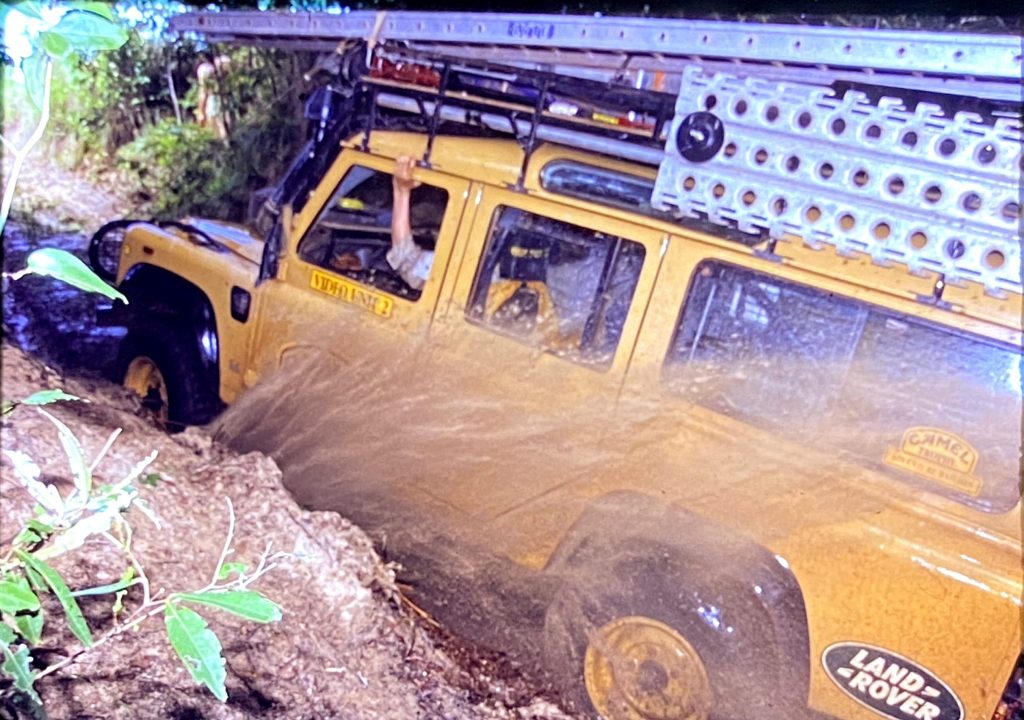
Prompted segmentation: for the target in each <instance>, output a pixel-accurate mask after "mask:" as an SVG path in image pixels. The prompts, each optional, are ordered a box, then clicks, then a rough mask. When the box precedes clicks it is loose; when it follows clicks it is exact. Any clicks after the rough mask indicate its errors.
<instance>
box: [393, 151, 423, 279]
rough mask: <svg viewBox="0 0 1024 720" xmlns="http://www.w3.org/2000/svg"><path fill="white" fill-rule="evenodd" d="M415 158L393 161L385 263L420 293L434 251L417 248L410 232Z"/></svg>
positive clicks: (415, 181)
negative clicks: (388, 240) (393, 172)
mask: <svg viewBox="0 0 1024 720" xmlns="http://www.w3.org/2000/svg"><path fill="white" fill-rule="evenodd" d="M415 167H416V160H415V158H412V157H410V156H409V155H402V156H400V157H399V158H398V159H397V160H395V174H394V175H393V176H392V177H391V187H392V200H391V249H390V250H388V252H387V256H386V258H387V261H388V265H390V266H391V267H392V268H393V269H394V270H395V272H397V273H398V274H399V276H400V277H401V278H402V279H403V280H404V281H405V282H406V283H407V284H408V285H409V287H411V288H412V289H413V290H422V289H423V285H424V284H425V283H426V282H427V278H428V277H430V269H431V267H433V265H434V251H433V250H427V249H425V248H422V247H420V246H419V245H417V244H416V241H415V239H414V238H413V232H412V214H411V211H410V206H411V204H412V191H413V190H414V189H415V188H417V187H419V185H420V182H419V181H418V180H415V179H414V178H413V176H412V172H413V168H415Z"/></svg>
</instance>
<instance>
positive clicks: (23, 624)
mask: <svg viewBox="0 0 1024 720" xmlns="http://www.w3.org/2000/svg"><path fill="white" fill-rule="evenodd" d="M14 624H15V625H17V626H18V632H20V633H21V636H22V637H23V638H25V639H26V640H28V644H29V645H38V644H39V640H40V639H41V638H42V637H43V611H42V610H39V612H37V613H33V614H31V615H15V616H14Z"/></svg>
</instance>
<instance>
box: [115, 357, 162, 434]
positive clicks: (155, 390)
mask: <svg viewBox="0 0 1024 720" xmlns="http://www.w3.org/2000/svg"><path fill="white" fill-rule="evenodd" d="M124 386H125V387H126V388H128V389H129V390H131V391H132V392H134V393H135V394H136V395H138V396H139V397H141V398H142V405H143V407H145V408H147V409H149V410H152V411H153V412H154V413H156V416H157V419H159V420H160V422H162V423H164V424H166V423H167V383H166V382H165V381H164V376H163V373H161V372H160V368H159V367H157V364H156V363H155V362H154V361H153V360H152V359H151V358H148V357H145V356H141V355H140V356H139V357H137V358H135V359H133V360H132V361H131V363H129V364H128V369H127V370H125V373H124Z"/></svg>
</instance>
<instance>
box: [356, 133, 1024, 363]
mask: <svg viewBox="0 0 1024 720" xmlns="http://www.w3.org/2000/svg"><path fill="white" fill-rule="evenodd" d="M362 137H363V135H362V133H360V134H358V135H356V136H354V137H352V138H351V139H350V140H348V141H347V142H346V143H345V145H346V146H350V147H355V148H359V147H361V145H362ZM427 140H428V138H427V136H426V135H425V134H423V133H418V132H408V131H383V130H375V131H373V132H372V133H371V135H370V143H369V149H370V152H371V153H372V154H374V155H379V156H383V157H391V158H397V157H399V156H400V155H413V156H418V157H422V156H423V154H424V153H425V151H426V148H427ZM523 157H524V151H523V149H522V147H521V146H520V145H519V144H518V143H517V142H516V141H515V140H512V139H506V138H487V137H464V136H451V135H437V136H436V137H435V140H434V143H433V145H432V147H431V153H430V163H431V166H432V168H433V169H435V170H437V171H440V172H445V173H448V174H451V175H456V176H459V177H464V178H467V179H469V180H472V181H476V182H482V183H486V184H488V185H495V186H498V187H514V186H516V185H517V183H518V181H519V174H520V169H521V167H522V163H523ZM556 159H560V160H572V161H576V162H579V163H581V164H584V165H591V166H594V167H598V168H600V169H602V170H611V171H619V172H623V173H627V174H630V175H633V176H637V177H643V178H648V179H651V180H653V179H654V178H655V177H656V175H657V168H654V167H651V166H647V165H641V164H638V163H632V162H628V161H624V160H617V159H614V158H610V157H607V156H604V155H600V154H597V153H588V152H585V151H580V150H574V149H571V148H567V147H564V146H560V145H556V144H553V143H544V144H542V145H540V146H538V148H537V149H536V150H535V151H534V152H533V154H532V155H531V157H530V163H529V165H528V168H527V172H526V175H525V178H524V182H523V187H524V189H525V190H526V191H527V192H528V193H530V194H532V195H536V196H539V197H546V198H550V199H554V200H557V202H559V203H562V204H566V205H572V206H575V207H580V208H584V209H587V210H590V211H593V212H596V213H600V214H602V215H608V216H612V217H617V218H620V219H624V220H627V221H630V222H634V223H639V224H642V225H644V226H646V227H650V228H654V229H655V230H658V231H661V232H664V233H666V234H672V235H676V236H684V237H686V238H688V239H691V240H695V241H697V242H701V243H706V244H709V245H713V246H718V247H726V248H728V249H730V250H732V251H734V252H739V253H743V254H753V253H759V252H764V251H766V250H767V249H768V241H767V240H765V241H764V242H761V243H756V242H753V243H746V244H744V243H740V242H737V241H735V240H730V239H728V238H727V237H723V235H725V234H726V233H725V232H724V231H723V230H720V229H718V228H714V227H709V226H707V225H706V224H705V226H704V227H701V226H700V224H699V223H695V222H692V221H691V222H687V221H682V222H676V221H673V220H670V219H661V218H658V217H654V216H651V215H647V214H644V213H643V212H640V211H634V210H629V209H625V208H620V207H615V206H611V205H606V204H600V203H597V202H593V201H587V200H583V199H579V198H575V197H571V196H568V195H564V194H561V193H553V192H549V191H547V190H545V189H544V188H543V186H542V184H541V177H540V176H541V172H542V170H543V169H544V167H545V166H546V165H547V164H548V163H549V162H551V161H553V160H556ZM788 239H789V240H790V242H785V241H783V242H778V243H777V244H776V246H775V248H774V255H776V256H778V257H779V259H780V260H781V261H782V262H784V263H786V264H788V265H793V266H798V267H801V268H804V269H807V270H810V271H811V272H814V273H817V274H821V275H826V276H828V277H831V278H835V279H839V280H843V281H846V282H852V283H854V284H856V285H858V286H860V287H862V288H867V289H869V290H871V291H874V292H881V293H884V294H886V295H890V296H893V295H894V296H897V297H901V298H907V297H911V298H915V299H917V298H921V297H928V296H930V295H931V291H932V287H933V285H934V282H935V279H936V277H937V276H935V275H934V274H931V273H928V274H925V275H916V274H913V273H911V272H909V271H908V270H907V268H906V267H905V266H902V265H895V264H893V265H891V266H881V265H878V264H876V263H873V262H872V261H871V258H870V256H868V255H866V254H864V255H859V256H858V255H854V256H842V255H839V254H838V253H836V252H835V251H833V250H831V249H825V250H820V249H814V248H810V247H808V246H807V245H806V244H804V243H803V242H802V241H801V240H800V238H798V237H795V236H794V237H792V238H788ZM943 300H944V301H945V303H944V304H942V305H940V307H942V306H945V307H946V309H947V310H950V311H952V313H951V314H954V315H960V316H967V317H968V318H971V319H976V320H981V321H983V322H984V323H986V324H987V323H991V324H993V325H995V326H997V327H998V330H996V332H994V333H993V332H992V331H991V330H990V331H988V332H983V334H987V335H990V336H995V337H997V338H998V339H1000V340H1002V341H1004V342H1008V343H1010V344H1013V345H1016V346H1018V347H1019V346H1020V345H1021V344H1022V315H1021V306H1022V298H1021V296H1020V295H1011V294H1008V293H1007V294H1004V296H1003V297H996V296H993V295H991V294H989V293H986V292H985V289H984V288H983V287H982V286H980V285H975V284H973V283H969V284H966V285H964V286H954V285H951V284H950V285H947V286H946V289H945V293H944V295H943ZM933 305H934V303H933ZM947 314H949V313H947ZM950 320H952V322H953V324H954V325H965V326H970V325H976V323H972V322H966V323H963V322H962V321H957V320H954V319H953V318H950ZM963 329H968V327H964V328H963ZM971 329H976V328H971ZM992 329H995V328H992Z"/></svg>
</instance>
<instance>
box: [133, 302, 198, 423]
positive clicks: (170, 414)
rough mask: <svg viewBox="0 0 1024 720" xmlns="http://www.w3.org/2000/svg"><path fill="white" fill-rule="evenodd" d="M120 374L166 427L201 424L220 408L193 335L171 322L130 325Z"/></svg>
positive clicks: (143, 403)
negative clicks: (132, 326) (133, 326)
mask: <svg viewBox="0 0 1024 720" xmlns="http://www.w3.org/2000/svg"><path fill="white" fill-rule="evenodd" d="M118 370H119V376H120V378H121V381H122V383H123V384H124V386H125V387H126V388H128V389H129V390H131V391H132V392H134V393H135V394H136V395H138V396H139V397H140V398H142V405H143V407H145V408H147V409H148V410H150V411H151V412H153V414H154V415H155V416H156V418H157V420H158V421H159V422H160V424H161V425H163V426H164V427H165V428H167V429H168V430H172V431H177V430H182V429H184V426H185V425H201V424H203V423H207V422H209V421H210V420H212V419H213V416H214V415H215V414H216V411H217V409H218V403H217V395H216V388H215V387H212V385H213V383H212V382H211V381H210V380H209V379H208V378H207V377H206V373H204V368H203V364H202V360H201V358H200V356H199V350H198V346H197V343H196V341H195V338H193V337H192V336H191V333H189V332H188V331H187V329H185V328H182V327H179V326H176V325H173V324H171V323H168V322H151V323H149V324H147V325H146V326H144V327H135V328H131V329H130V330H129V331H128V335H127V336H125V339H124V343H123V344H122V346H121V353H120V358H119V361H118Z"/></svg>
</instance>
